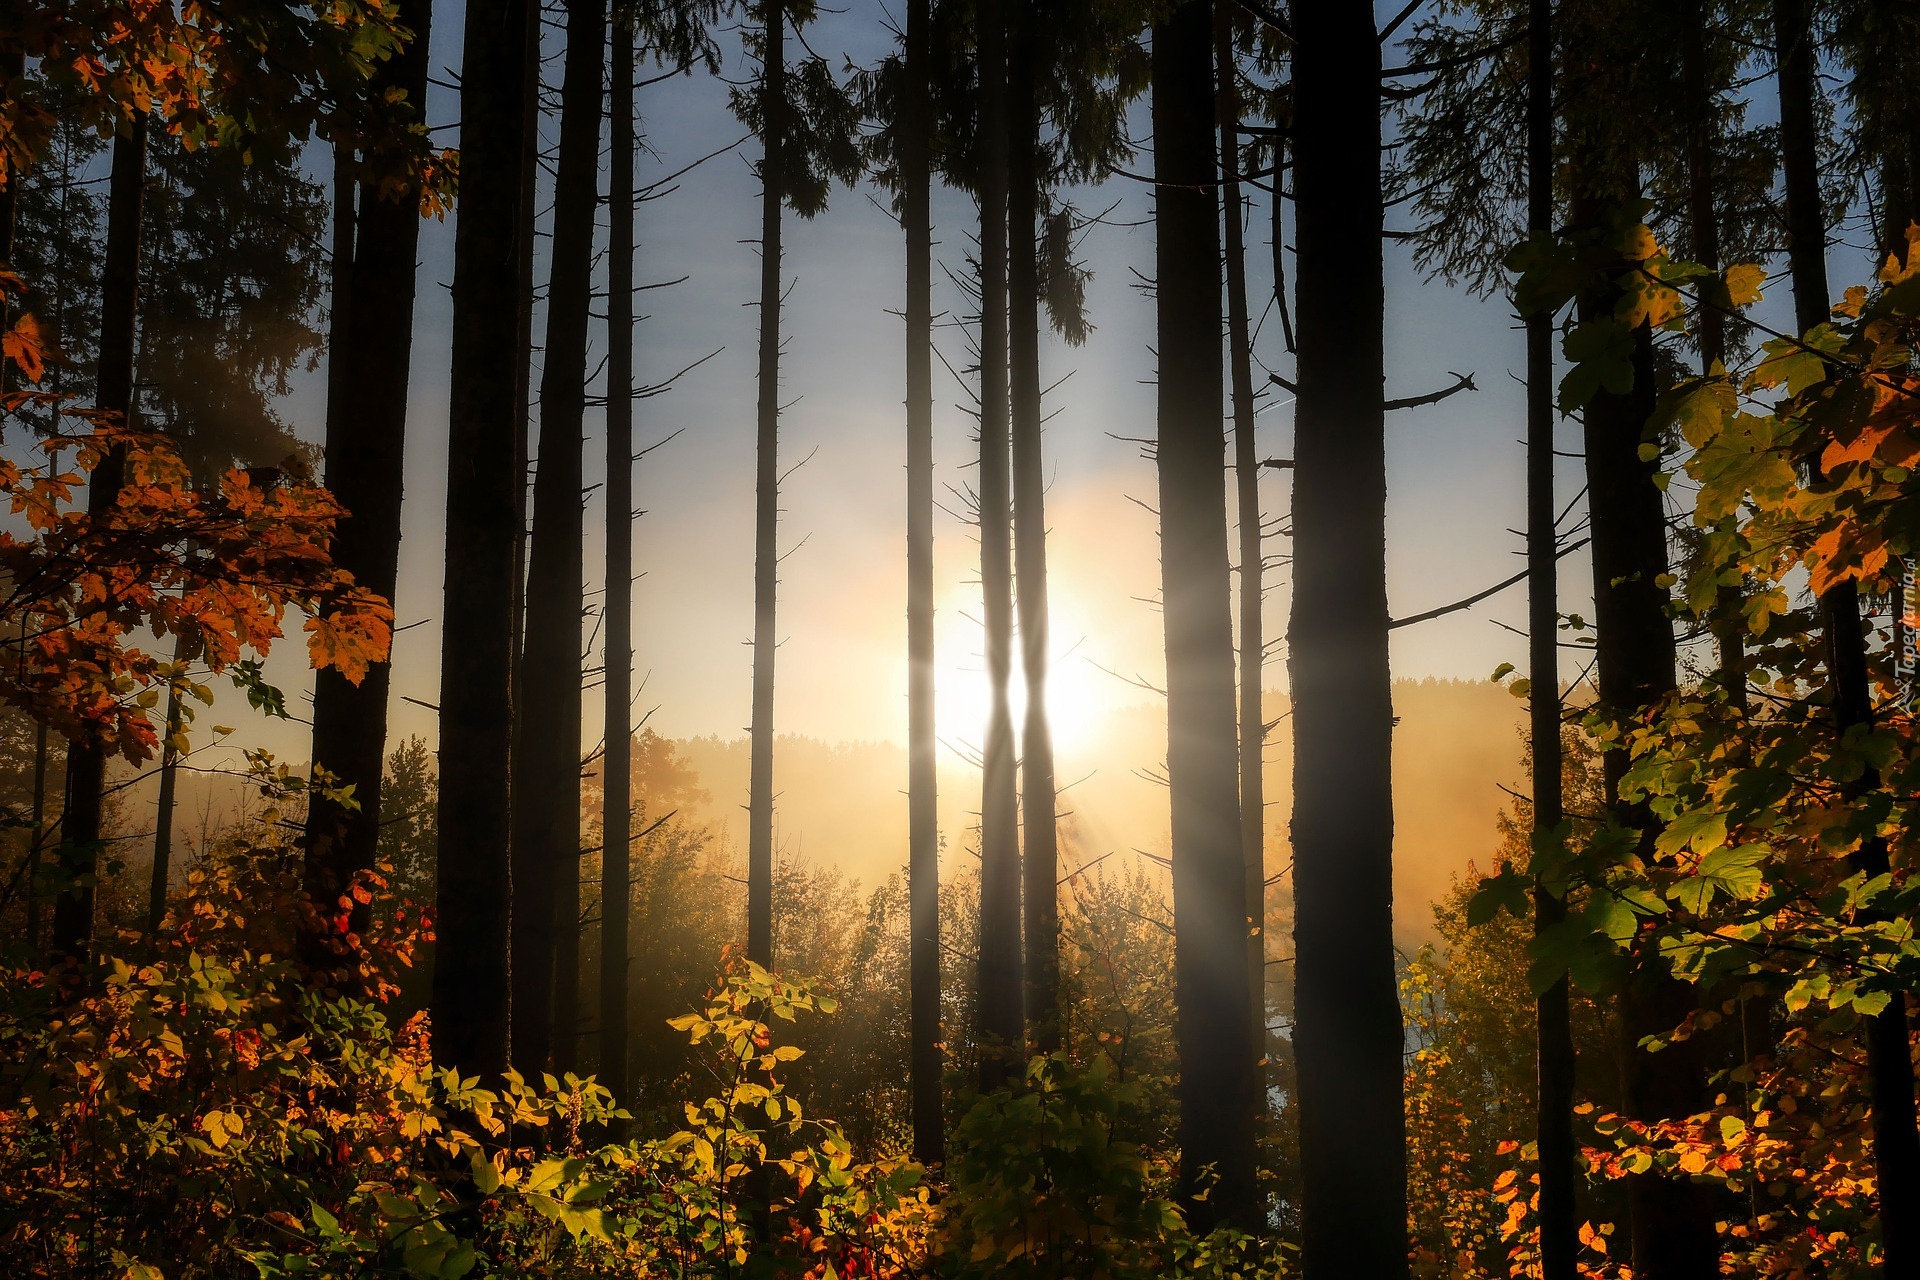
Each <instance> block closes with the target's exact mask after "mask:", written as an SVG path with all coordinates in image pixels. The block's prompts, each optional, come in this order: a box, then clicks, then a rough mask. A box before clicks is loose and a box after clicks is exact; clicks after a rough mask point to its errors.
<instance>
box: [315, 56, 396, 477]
mask: <svg viewBox="0 0 1920 1280" xmlns="http://www.w3.org/2000/svg"><path fill="white" fill-rule="evenodd" d="M391 65H392V63H391V62H388V63H386V64H383V65H382V66H381V68H380V72H381V73H384V72H386V71H387V69H388V67H390V66H391ZM381 78H382V79H383V80H385V79H388V77H386V76H385V75H384V74H382V77H381ZM354 196H355V191H354V181H353V148H352V147H349V146H345V145H342V144H340V143H335V144H334V148H333V211H332V212H333V227H332V232H333V235H332V241H331V243H330V244H329V245H328V255H327V258H328V261H327V268H328V269H327V277H328V280H327V283H328V287H329V290H330V296H329V297H328V299H327V422H326V429H327V437H328V439H332V437H333V434H334V432H335V430H337V428H336V427H335V425H334V424H335V420H336V419H338V418H339V416H340V415H341V413H342V412H344V411H345V409H346V403H347V393H346V390H345V384H346V383H348V382H349V381H351V379H350V378H349V376H348V373H349V368H350V366H349V365H348V363H347V319H348V316H349V314H350V313H351V312H352V310H353V301H352V300H353V241H354V217H355V209H354Z"/></svg>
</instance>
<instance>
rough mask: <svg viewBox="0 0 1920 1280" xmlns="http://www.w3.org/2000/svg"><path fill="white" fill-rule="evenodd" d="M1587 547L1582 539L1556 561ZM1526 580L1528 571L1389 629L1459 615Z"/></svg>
mask: <svg viewBox="0 0 1920 1280" xmlns="http://www.w3.org/2000/svg"><path fill="white" fill-rule="evenodd" d="M1586 545H1587V539H1585V538H1582V539H1580V541H1578V542H1572V543H1568V544H1567V545H1566V546H1564V547H1562V548H1560V550H1558V551H1556V552H1555V553H1554V556H1553V558H1554V559H1555V560H1558V559H1560V558H1561V557H1563V556H1569V555H1572V554H1573V553H1574V552H1576V551H1578V550H1579V549H1580V548H1582V547H1584V546H1586ZM1526 579H1527V570H1525V569H1522V570H1521V571H1520V572H1518V573H1516V574H1514V575H1513V576H1512V577H1511V578H1508V579H1506V580H1505V581H1502V582H1496V583H1494V584H1493V585H1492V586H1490V587H1488V588H1487V589H1486V590H1485V591H1477V592H1475V593H1474V594H1472V595H1470V596H1468V597H1467V598H1466V599H1465V600H1456V601H1454V602H1453V603H1452V604H1448V605H1442V606H1440V607H1439V608H1438V609H1429V610H1427V611H1426V612H1425V613H1416V614H1414V615H1413V616H1412V617H1411V618H1392V619H1389V620H1388V622H1387V626H1388V628H1389V629H1391V628H1393V627H1410V626H1412V625H1413V624H1414V623H1416V622H1427V621H1429V620H1431V619H1434V618H1439V617H1444V616H1445V615H1447V614H1449V613H1458V612H1460V610H1462V609H1471V608H1472V607H1473V606H1474V605H1476V604H1479V603H1480V602H1481V601H1482V600H1485V599H1486V598H1487V597H1488V596H1497V595H1499V594H1500V593H1501V592H1502V591H1505V590H1506V589H1507V588H1508V587H1511V586H1513V585H1514V584H1515V583H1519V582H1525V581H1526Z"/></svg>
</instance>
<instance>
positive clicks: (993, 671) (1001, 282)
mask: <svg viewBox="0 0 1920 1280" xmlns="http://www.w3.org/2000/svg"><path fill="white" fill-rule="evenodd" d="M1006 2H1007V0H982V3H981V5H980V11H979V36H978V39H979V57H980V101H979V122H980V124H979V136H980V143H979V148H978V163H979V176H978V180H977V182H976V188H977V191H978V194H979V198H980V474H979V486H980V488H979V499H980V502H979V507H980V589H981V594H982V597H983V601H982V603H983V610H982V612H983V615H984V620H985V623H986V648H987V678H988V680H989V681H990V682H991V685H992V705H991V707H990V709H989V711H988V716H987V725H986V730H987V740H986V751H985V768H984V769H983V771H982V776H983V782H982V792H981V797H980V973H979V987H978V994H977V1005H976V1007H977V1010H978V1018H979V1023H980V1025H979V1029H978V1031H979V1034H978V1037H977V1038H978V1041H979V1043H980V1046H981V1050H980V1087H981V1089H982V1090H991V1089H997V1088H999V1087H1000V1086H1001V1085H1002V1084H1005V1083H1006V1082H1007V1081H1008V1080H1009V1079H1017V1078H1018V1076H1019V1070H1018V1063H1019V1061H1020V1057H1021V1050H1022V1048H1023V1041H1024V1038H1025V1031H1026V1027H1025V1019H1024V1016H1023V1011H1022V1004H1021V1002H1022V998H1023V995H1024V992H1023V983H1022V975H1021V951H1020V925H1021V918H1020V828H1019V823H1020V818H1019V812H1018V803H1017V800H1016V796H1015V768H1016V766H1015V760H1014V742H1013V713H1012V709H1011V707H1010V705H1009V702H1008V697H1007V685H1008V682H1009V681H1010V679H1011V678H1012V674H1013V582H1012V577H1013V546H1012V542H1013V537H1012V527H1011V522H1012V494H1011V484H1012V474H1011V472H1012V463H1011V459H1010V453H1009V449H1010V447H1011V446H1010V442H1009V435H1010V431H1011V427H1010V421H1009V413H1010V409H1009V405H1008V395H1009V390H1008V370H1007V359H1008V351H1007V343H1008V337H1007V326H1008V301H1007V265H1008V264H1007V183H1008V177H1007V108H1006V67H1007V40H1006V34H1007V33H1006V20H1007V11H1006Z"/></svg>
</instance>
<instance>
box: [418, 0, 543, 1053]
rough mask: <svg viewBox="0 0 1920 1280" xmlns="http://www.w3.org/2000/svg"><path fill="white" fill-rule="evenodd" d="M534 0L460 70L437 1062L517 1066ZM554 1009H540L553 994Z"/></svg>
mask: <svg viewBox="0 0 1920 1280" xmlns="http://www.w3.org/2000/svg"><path fill="white" fill-rule="evenodd" d="M527 3H528V0H469V2H468V4H467V11H466V33H465V49H466V51H465V55H464V57H463V59H462V62H461V85H462V89H461V103H460V125H461V128H460V133H461V138H460V216H459V222H458V224H457V228H456V231H455V237H454V265H453V339H452V343H453V371H452V389H451V392H450V395H449V401H448V406H447V534H446V538H447V573H446V599H445V605H444V608H443V609H442V611H441V630H442V634H444V635H446V636H450V637H454V638H456V639H457V640H458V643H455V644H446V645H442V646H441V649H440V742H441V751H440V794H439V816H438V821H439V856H438V876H439V890H438V903H439V918H438V920H437V922H436V926H435V933H436V934H437V936H438V944H437V947H436V950H435V957H434V959H435V963H434V973H433V1027H434V1037H433V1047H434V1057H435V1060H436V1061H437V1062H439V1063H440V1064H442V1065H449V1064H457V1065H458V1066H459V1067H460V1068H461V1070H463V1071H466V1072H471V1073H474V1074H480V1075H485V1076H493V1075H497V1074H498V1073H499V1072H501V1071H504V1070H505V1069H506V1066H507V1025H508V1018H507V1011H508V1003H509V998H510V997H509V989H508V987H509V984H508V965H507V946H508V918H509V916H508V895H509V884H510V872H509V865H508V855H507V832H508V824H509V821H510V816H509V815H510V810H511V806H510V804H509V803H508V787H509V785H510V780H511V770H510V762H511V756H512V742H513V632H514V543H515V541H516V540H517V538H518V523H517V522H518V512H519V494H518V490H519V487H520V478H519V476H518V475H516V474H515V472H514V434H515V423H514V412H515V406H514V389H515V381H514V380H515V373H514V369H515V364H516V357H518V356H519V354H520V349H521V348H520V342H519V335H518V332H517V330H516V328H515V325H514V323H513V322H512V320H511V317H514V316H517V315H518V314H519V306H520V296H519V295H520V289H519V282H518V280H517V278H516V273H515V272H514V271H513V270H512V269H511V267H512V264H513V263H514V262H515V261H516V258H515V250H516V248H517V247H518V245H519V242H520V237H521V236H522V235H531V234H532V228H531V227H530V226H527V225H525V224H524V223H523V221H522V218H521V209H522V199H521V173H522V159H523V157H522V155H521V143H522V141H523V137H524V133H525V129H526V112H525V110H524V95H525V88H526V59H527V58H528V57H529V56H530V50H529V49H528V47H527V12H526V5H527ZM543 998H544V997H543Z"/></svg>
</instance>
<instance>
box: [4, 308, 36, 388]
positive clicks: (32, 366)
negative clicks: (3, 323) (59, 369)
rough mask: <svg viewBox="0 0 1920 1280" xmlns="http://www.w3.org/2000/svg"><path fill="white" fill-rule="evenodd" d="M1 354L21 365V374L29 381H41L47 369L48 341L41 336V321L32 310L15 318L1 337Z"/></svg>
mask: <svg viewBox="0 0 1920 1280" xmlns="http://www.w3.org/2000/svg"><path fill="white" fill-rule="evenodd" d="M0 354H4V355H5V356H6V358H7V359H9V360H11V361H13V362H14V364H16V365H18V366H19V368H20V376H21V377H23V378H25V379H26V380H27V381H28V382H38V381H40V378H41V376H42V375H43V374H45V373H46V371H47V358H46V357H47V353H46V343H45V341H44V340H43V339H42V338H41V336H40V322H39V321H38V320H36V319H35V318H34V316H33V313H32V312H28V313H27V314H25V315H22V316H21V317H20V318H19V319H17V320H15V321H14V322H13V327H12V328H10V329H8V330H7V333H6V336H5V337H4V338H0Z"/></svg>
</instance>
